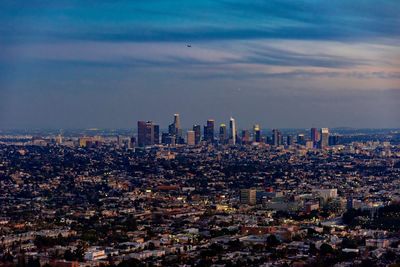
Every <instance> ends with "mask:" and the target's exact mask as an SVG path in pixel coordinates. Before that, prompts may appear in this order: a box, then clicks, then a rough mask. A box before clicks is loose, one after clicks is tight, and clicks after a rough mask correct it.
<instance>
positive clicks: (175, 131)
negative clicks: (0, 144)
mask: <svg viewBox="0 0 400 267" xmlns="http://www.w3.org/2000/svg"><path fill="white" fill-rule="evenodd" d="M168 133H169V134H170V135H171V136H174V137H175V140H176V143H178V144H183V143H184V139H183V135H182V129H181V121H180V117H179V114H174V122H173V123H172V124H170V125H169V126H168Z"/></svg>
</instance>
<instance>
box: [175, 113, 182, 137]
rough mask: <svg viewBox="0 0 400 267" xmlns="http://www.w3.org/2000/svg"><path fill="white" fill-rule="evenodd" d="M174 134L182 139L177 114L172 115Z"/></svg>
mask: <svg viewBox="0 0 400 267" xmlns="http://www.w3.org/2000/svg"><path fill="white" fill-rule="evenodd" d="M174 125H175V134H176V136H177V137H182V129H181V120H180V118H179V114H174Z"/></svg>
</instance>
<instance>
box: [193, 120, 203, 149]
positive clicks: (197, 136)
mask: <svg viewBox="0 0 400 267" xmlns="http://www.w3.org/2000/svg"><path fill="white" fill-rule="evenodd" d="M193 131H194V142H195V144H196V145H198V144H200V140H201V126H200V125H197V124H195V125H193Z"/></svg>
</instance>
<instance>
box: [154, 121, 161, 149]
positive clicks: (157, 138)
mask: <svg viewBox="0 0 400 267" xmlns="http://www.w3.org/2000/svg"><path fill="white" fill-rule="evenodd" d="M153 130H154V144H156V145H158V144H160V126H159V125H157V124H153Z"/></svg>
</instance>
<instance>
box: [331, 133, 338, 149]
mask: <svg viewBox="0 0 400 267" xmlns="http://www.w3.org/2000/svg"><path fill="white" fill-rule="evenodd" d="M338 144H339V135H336V134H335V135H330V136H329V145H330V146H336V145H338Z"/></svg>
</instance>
